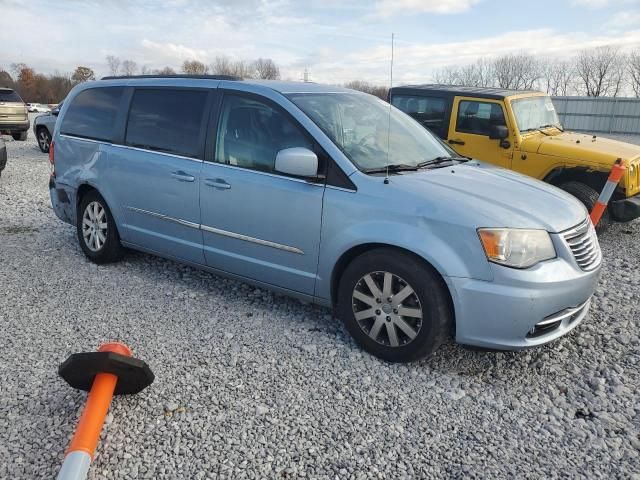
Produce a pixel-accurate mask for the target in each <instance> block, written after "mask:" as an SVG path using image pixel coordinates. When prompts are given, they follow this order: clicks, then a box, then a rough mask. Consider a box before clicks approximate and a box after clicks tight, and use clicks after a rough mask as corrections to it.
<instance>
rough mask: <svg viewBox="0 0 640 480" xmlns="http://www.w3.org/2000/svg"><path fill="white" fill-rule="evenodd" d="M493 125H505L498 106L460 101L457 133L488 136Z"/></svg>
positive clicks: (495, 104) (502, 114) (500, 107)
mask: <svg viewBox="0 0 640 480" xmlns="http://www.w3.org/2000/svg"><path fill="white" fill-rule="evenodd" d="M495 125H506V122H505V120H504V113H503V112H502V106H500V105H499V104H497V103H489V102H473V101H469V100H462V101H461V102H460V104H459V105H458V118H457V121H456V131H457V132H460V133H474V134H476V135H486V136H489V134H490V133H491V127H493V126H495Z"/></svg>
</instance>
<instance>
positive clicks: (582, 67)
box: [576, 46, 624, 97]
mask: <svg viewBox="0 0 640 480" xmlns="http://www.w3.org/2000/svg"><path fill="white" fill-rule="evenodd" d="M576 73H577V75H578V78H579V79H580V81H581V83H582V86H583V87H584V90H583V91H584V93H585V94H586V95H587V96H588V97H600V96H614V97H615V96H617V95H618V93H619V92H620V89H621V87H622V83H623V77H624V56H623V55H622V54H621V53H620V52H619V50H618V49H617V48H616V47H612V46H603V47H597V48H594V49H591V50H582V51H580V53H579V54H578V58H577V59H576Z"/></svg>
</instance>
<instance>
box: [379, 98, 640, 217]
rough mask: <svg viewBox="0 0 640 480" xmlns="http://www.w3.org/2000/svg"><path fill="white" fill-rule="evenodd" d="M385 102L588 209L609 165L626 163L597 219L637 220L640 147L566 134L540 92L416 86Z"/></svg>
mask: <svg viewBox="0 0 640 480" xmlns="http://www.w3.org/2000/svg"><path fill="white" fill-rule="evenodd" d="M390 101H391V103H392V104H393V105H394V106H396V107H397V108H399V109H400V110H402V111H404V112H406V113H408V114H409V115H411V116H412V117H413V118H414V119H416V120H417V121H418V122H419V123H420V124H422V125H423V126H424V127H426V128H428V129H429V130H431V131H432V132H433V133H435V134H437V135H438V136H440V138H442V139H443V140H445V141H446V142H447V143H448V144H449V145H450V146H451V147H453V149H454V150H456V152H458V153H459V154H460V155H463V156H466V157H472V158H476V159H478V160H483V161H486V162H490V163H493V164H495V165H498V166H500V167H504V168H508V169H511V170H515V171H517V172H520V173H523V174H525V175H530V176H532V177H535V178H538V179H540V180H544V181H545V182H549V183H551V184H553V185H556V186H557V187H559V188H561V189H563V190H565V191H567V192H569V193H571V194H572V195H574V196H575V197H576V198H577V199H578V200H580V201H581V202H582V203H584V204H585V206H586V207H587V209H589V211H591V208H592V207H593V205H594V203H595V201H596V199H597V198H598V195H599V193H600V191H601V190H602V187H603V186H604V184H605V182H606V180H607V177H608V175H609V172H610V171H611V167H612V166H613V164H614V163H615V161H616V160H617V159H618V158H620V159H622V161H623V163H624V165H625V166H626V167H627V168H626V172H625V175H624V176H623V178H622V180H621V181H620V183H619V185H618V187H617V189H616V191H615V192H614V194H613V197H612V199H611V202H610V203H609V207H608V209H607V211H606V212H605V216H604V217H603V223H604V224H606V222H607V221H608V220H609V219H613V220H616V221H620V222H627V221H630V220H633V219H634V218H637V217H640V146H638V145H632V144H629V143H624V142H618V141H615V140H610V139H607V138H602V137H599V136H595V135H593V136H592V135H585V134H581V133H573V132H565V131H564V130H563V128H562V126H561V125H560V122H559V121H558V115H557V114H556V111H555V108H554V106H553V103H552V102H551V98H549V96H548V95H546V94H544V93H541V92H534V91H521V90H515V91H514V90H502V89H496V88H475V87H453V86H443V85H418V86H405V87H395V88H392V89H391V92H390Z"/></svg>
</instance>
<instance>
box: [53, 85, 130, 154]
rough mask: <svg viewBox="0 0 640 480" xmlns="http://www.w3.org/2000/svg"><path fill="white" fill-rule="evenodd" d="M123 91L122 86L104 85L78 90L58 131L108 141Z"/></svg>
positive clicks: (110, 138) (110, 137)
mask: <svg viewBox="0 0 640 480" xmlns="http://www.w3.org/2000/svg"><path fill="white" fill-rule="evenodd" d="M123 91H124V88H123V87H104V88H91V89H88V90H84V91H82V92H80V93H79V94H78V95H76V97H75V98H74V99H73V101H72V102H71V105H69V108H68V109H67V112H66V113H65V115H64V120H63V122H62V126H61V128H60V132H61V133H63V134H67V135H74V136H76V137H82V138H90V139H93V140H102V141H106V142H110V141H111V140H112V138H113V127H114V125H115V121H116V116H117V114H118V108H119V107H120V99H121V98H122V92H123Z"/></svg>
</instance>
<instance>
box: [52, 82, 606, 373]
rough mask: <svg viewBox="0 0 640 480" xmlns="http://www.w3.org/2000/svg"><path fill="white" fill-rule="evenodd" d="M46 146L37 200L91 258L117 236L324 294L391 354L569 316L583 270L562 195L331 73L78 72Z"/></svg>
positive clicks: (571, 323)
mask: <svg viewBox="0 0 640 480" xmlns="http://www.w3.org/2000/svg"><path fill="white" fill-rule="evenodd" d="M49 156H50V159H51V161H52V164H53V173H52V176H51V179H50V185H49V188H50V194H51V202H52V205H53V208H54V210H55V212H56V214H57V215H58V217H59V218H60V219H62V220H64V221H66V222H68V223H70V224H73V225H75V226H76V229H77V236H78V240H79V242H80V246H81V248H82V250H83V251H84V253H85V255H86V256H87V257H88V258H89V259H90V260H91V261H93V262H96V263H105V262H113V261H116V260H118V259H120V258H121V257H122V255H123V247H127V248H133V249H137V250H141V251H145V252H149V253H153V254H155V255H160V256H163V257H167V258H172V259H175V260H178V261H180V262H184V263H187V264H189V265H193V266H196V267H198V268H203V269H206V270H209V271H211V272H214V273H217V274H222V275H227V276H231V277H233V278H238V279H240V280H243V281H248V282H251V283H254V284H257V285H259V286H262V287H265V288H268V289H272V290H275V291H279V292H282V293H285V294H288V295H292V296H295V297H298V298H302V299H305V300H308V301H312V302H315V303H318V304H321V305H326V306H329V307H333V308H334V309H335V311H336V312H337V315H338V317H339V318H341V319H342V320H343V321H344V323H345V325H346V328H347V329H348V330H349V332H350V333H351V334H352V335H353V337H354V338H355V339H356V340H357V341H358V342H359V343H360V345H362V346H363V347H364V348H365V349H366V350H367V351H369V352H371V353H373V354H375V355H377V356H379V357H381V358H383V359H386V360H390V361H412V360H417V359H420V358H423V357H425V356H427V355H428V354H430V353H431V352H432V351H434V349H436V348H437V346H438V345H439V344H440V343H441V342H442V340H443V339H444V338H446V337H447V336H448V335H451V334H452V333H453V334H454V335H455V338H456V340H457V341H458V342H459V343H463V344H470V345H476V346H480V347H490V348H498V349H519V348H525V347H531V346H536V345H541V344H543V343H547V342H549V341H551V340H553V339H555V338H558V337H559V336H561V335H564V334H565V333H567V332H568V331H570V330H572V329H573V328H575V327H576V326H577V325H578V324H580V323H581V322H582V320H583V319H584V318H585V316H586V315H587V311H588V308H589V302H590V298H591V296H592V294H593V292H594V289H595V287H596V283H597V281H598V276H599V270H600V264H601V253H600V248H599V245H598V240H597V238H596V236H595V233H594V229H593V227H592V225H591V223H590V221H589V218H588V216H587V211H586V210H585V208H584V207H583V206H582V205H581V204H580V203H579V202H577V201H576V200H575V199H574V198H573V197H571V196H570V195H567V194H566V193H564V192H562V191H561V190H559V189H556V188H555V187H553V186H550V185H547V184H545V183H542V182H539V181H537V180H533V179H529V178H527V177H525V176H522V175H519V174H517V173H514V172H509V171H507V170H504V169H498V168H495V167H493V166H490V165H487V164H483V163H480V162H477V161H469V160H468V159H466V158H461V157H459V156H457V155H456V154H455V153H454V152H453V150H451V149H449V148H448V147H447V146H446V145H445V144H443V143H442V142H441V141H440V140H437V139H436V138H435V137H434V136H433V135H432V134H431V133H429V132H428V131H427V130H425V129H423V128H421V127H420V126H419V125H418V124H417V123H415V122H414V121H413V120H412V119H411V118H409V117H408V116H406V115H405V114H404V113H402V112H400V111H399V110H397V109H395V108H391V107H390V106H389V105H388V104H387V103H386V102H383V101H382V100H379V99H377V98H375V97H373V96H370V95H367V94H364V93H360V92H354V91H351V90H347V89H344V88H339V87H333V86H323V85H316V84H310V83H296V82H275V81H235V80H230V79H219V78H218V77H206V76H205V77H199V78H195V77H188V78H180V77H175V76H173V77H166V78H141V79H136V78H131V77H127V78H121V79H118V78H113V79H109V80H103V81H98V82H88V83H83V84H81V85H78V86H76V87H74V89H73V90H72V92H71V93H70V94H69V96H68V98H67V99H66V100H65V103H64V106H63V107H62V109H61V111H60V116H59V121H58V122H57V124H56V127H55V132H54V140H53V142H52V143H51V147H50V151H49ZM532 205H535V208H532ZM270 328H278V326H277V325H273V326H271V327H270Z"/></svg>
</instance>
